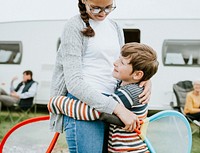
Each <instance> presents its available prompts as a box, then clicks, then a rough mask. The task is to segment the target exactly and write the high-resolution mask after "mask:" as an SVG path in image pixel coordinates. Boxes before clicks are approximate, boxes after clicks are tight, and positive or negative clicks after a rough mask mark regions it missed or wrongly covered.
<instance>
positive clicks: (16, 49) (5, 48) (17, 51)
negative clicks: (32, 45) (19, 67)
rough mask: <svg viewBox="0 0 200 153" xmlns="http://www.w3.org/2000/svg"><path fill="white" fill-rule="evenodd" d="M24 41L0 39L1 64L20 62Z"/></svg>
mask: <svg viewBox="0 0 200 153" xmlns="http://www.w3.org/2000/svg"><path fill="white" fill-rule="evenodd" d="M21 59H22V43H21V42H20V41H0V64H20V63H21Z"/></svg>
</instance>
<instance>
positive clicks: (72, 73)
mask: <svg viewBox="0 0 200 153" xmlns="http://www.w3.org/2000/svg"><path fill="white" fill-rule="evenodd" d="M110 22H111V23H112V24H113V25H114V26H115V27H116V30H117V32H118V36H119V44H120V46H122V45H123V44H124V37H123V31H122V29H121V28H120V27H119V26H118V25H117V23H116V22H114V21H113V20H110ZM84 27H85V23H84V22H83V21H82V19H81V18H80V15H77V16H75V17H73V18H71V19H69V20H68V21H67V23H66V25H65V28H64V31H63V34H62V36H61V45H60V47H59V50H58V52H57V56H56V63H55V68H54V72H53V78H52V82H51V96H59V95H66V93H67V92H69V93H71V94H72V95H74V96H75V97H77V98H78V99H80V100H81V101H84V102H85V103H87V104H88V105H89V106H90V107H94V108H95V109H96V110H98V111H100V112H106V113H112V112H113V111H114V109H115V107H116V105H117V102H116V101H115V100H113V98H112V97H107V96H104V95H102V94H100V93H99V92H97V91H96V90H94V89H93V88H91V87H90V86H89V85H88V83H87V82H84V80H83V76H82V73H81V71H82V70H81V67H82V57H83V56H82V55H83V54H84V51H85V50H86V46H87V43H88V37H85V36H83V34H82V33H81V30H82V29H83V28H84ZM111 41H112V40H111ZM62 120H63V117H62V116H61V115H55V114H51V119H50V128H51V130H53V131H57V132H62Z"/></svg>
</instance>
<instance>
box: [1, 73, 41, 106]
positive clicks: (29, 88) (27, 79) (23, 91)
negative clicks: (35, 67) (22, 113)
mask: <svg viewBox="0 0 200 153" xmlns="http://www.w3.org/2000/svg"><path fill="white" fill-rule="evenodd" d="M17 79H18V78H17V77H14V78H13V79H12V81H11V86H10V93H7V92H6V91H5V90H4V89H2V88H0V102H1V103H2V105H3V106H7V107H10V106H12V105H13V104H18V103H20V102H23V101H26V103H28V105H30V104H31V103H32V102H33V98H34V96H35V95H36V92H37V86H38V84H37V82H36V81H34V80H33V73H32V71H30V70H26V71H24V72H23V80H22V81H21V82H20V83H19V84H18V85H17V87H16V88H14V85H13V83H14V81H15V80H17Z"/></svg>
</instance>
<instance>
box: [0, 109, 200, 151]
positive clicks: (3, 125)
mask: <svg viewBox="0 0 200 153" xmlns="http://www.w3.org/2000/svg"><path fill="white" fill-rule="evenodd" d="M44 115H48V112H47V110H46V109H44V108H42V109H40V110H38V111H37V113H29V115H28V117H26V118H23V120H25V119H27V118H31V117H36V116H44ZM149 115H152V113H151V114H149ZM6 116H7V111H6V110H2V111H1V112H0V141H1V140H2V138H3V137H4V135H5V133H6V132H7V131H8V130H9V129H10V128H11V127H12V126H13V125H14V124H12V123H11V122H10V120H9V118H6ZM13 116H14V119H17V117H18V114H17V113H16V112H15V113H14V114H13ZM15 124H16V123H15ZM191 128H192V130H198V127H196V126H195V125H193V124H191ZM192 136H193V142H192V152H191V153H199V150H200V145H199V142H200V135H199V133H198V132H196V133H194V134H193V135H192ZM64 152H65V153H67V152H68V150H67V145H66V142H65V138H64V134H61V135H60V136H59V139H58V141H57V144H56V146H55V148H54V151H53V153H64Z"/></svg>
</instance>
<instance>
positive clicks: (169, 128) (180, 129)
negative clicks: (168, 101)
mask: <svg viewBox="0 0 200 153" xmlns="http://www.w3.org/2000/svg"><path fill="white" fill-rule="evenodd" d="M146 141H147V143H150V144H149V146H150V147H153V148H152V150H153V151H152V152H156V153H169V152H170V153H190V152H191V147H192V134H191V128H190V125H189V123H188V121H187V119H186V118H185V117H184V116H183V115H182V114H181V113H179V112H176V111H162V112H159V113H157V114H155V115H153V116H151V117H149V125H148V128H147V132H146Z"/></svg>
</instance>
